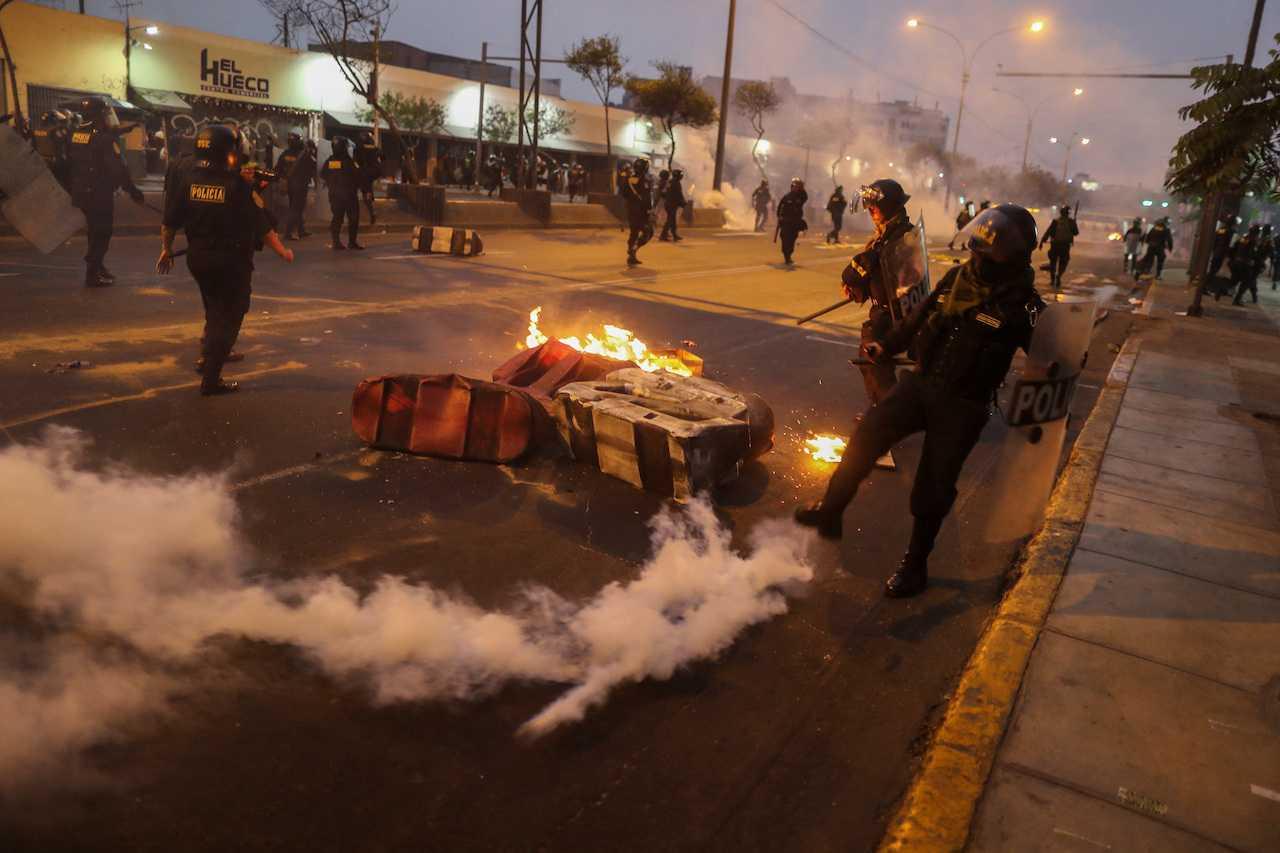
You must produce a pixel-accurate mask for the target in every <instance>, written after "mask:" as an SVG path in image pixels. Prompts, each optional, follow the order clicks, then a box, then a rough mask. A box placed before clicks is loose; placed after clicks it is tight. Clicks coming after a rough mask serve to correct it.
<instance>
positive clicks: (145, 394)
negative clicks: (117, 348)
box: [0, 361, 306, 430]
mask: <svg viewBox="0 0 1280 853" xmlns="http://www.w3.org/2000/svg"><path fill="white" fill-rule="evenodd" d="M304 367H306V365H305V364H303V363H302V362H300V361H288V362H285V363H284V364H281V365H278V366H276V367H264V368H262V369H261V370H250V371H246V372H245V373H238V374H236V375H235V376H234V377H228V378H234V379H237V380H239V379H256V378H257V377H259V376H266V375H267V374H268V373H280V372H282V371H285V370H299V369H301V368H304ZM199 387H200V380H199V379H196V380H193V381H191V382H180V383H178V384H176V385H160V386H157V387H155V388H147V389H145V390H143V391H139V392H138V393H137V394H125V395H123V396H120V397H106V398H105V399H102V400H91V401H89V402H87V403H78V404H76V405H72V406H63V407H62V408H60V409H51V410H49V411H47V412H40V413H39V414H35V415H27V416H25V417H21V418H16V419H14V420H11V421H5V422H4V423H0V429H6V430H7V429H9V428H10V427H20V426H26V425H27V424H32V423H37V422H38V421H43V420H48V419H49V418H56V417H61V416H62V415H72V414H75V413H77V412H84V411H88V410H89V409H99V408H102V407H103V406H113V405H115V404H116V403H132V402H134V401H136V400H149V399H151V398H152V397H156V396H158V395H160V394H164V393H166V392H168V391H185V390H187V389H190V388H199Z"/></svg>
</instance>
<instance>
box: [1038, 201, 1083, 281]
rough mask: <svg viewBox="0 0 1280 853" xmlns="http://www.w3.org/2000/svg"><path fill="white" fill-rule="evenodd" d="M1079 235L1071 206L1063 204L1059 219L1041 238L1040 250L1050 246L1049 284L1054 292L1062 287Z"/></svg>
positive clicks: (1059, 211)
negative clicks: (1073, 246) (1072, 245)
mask: <svg viewBox="0 0 1280 853" xmlns="http://www.w3.org/2000/svg"><path fill="white" fill-rule="evenodd" d="M1079 233H1080V227H1079V226H1078V225H1076V221H1075V220H1074V219H1072V218H1071V205H1069V204H1067V203H1066V202H1063V203H1062V205H1061V206H1060V207H1059V208H1058V218H1057V219H1055V220H1053V221H1052V222H1050V223H1049V227H1048V228H1046V229H1045V232H1044V236H1043V237H1041V238H1040V248H1042V249H1043V248H1044V244H1045V243H1048V244H1049V284H1050V285H1051V286H1052V287H1053V289H1054V290H1057V289H1058V288H1060V287H1062V274H1063V273H1065V272H1066V271H1067V264H1069V263H1071V244H1072V243H1074V242H1075V240H1076V235H1077V234H1079Z"/></svg>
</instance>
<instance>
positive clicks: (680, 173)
mask: <svg viewBox="0 0 1280 853" xmlns="http://www.w3.org/2000/svg"><path fill="white" fill-rule="evenodd" d="M671 177H673V178H675V179H676V180H677V181H681V180H684V169H672V170H671ZM1267 227H1268V228H1270V227H1271V226H1267Z"/></svg>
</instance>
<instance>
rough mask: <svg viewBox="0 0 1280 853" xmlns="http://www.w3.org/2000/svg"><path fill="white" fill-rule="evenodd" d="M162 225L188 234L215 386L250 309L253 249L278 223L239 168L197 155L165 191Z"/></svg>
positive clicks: (207, 366) (207, 380)
mask: <svg viewBox="0 0 1280 853" xmlns="http://www.w3.org/2000/svg"><path fill="white" fill-rule="evenodd" d="M164 225H165V227H166V228H169V229H171V230H174V231H176V230H177V229H179V228H181V229H184V230H185V231H186V234H187V269H188V270H190V271H191V275H192V277H193V278H195V280H196V283H197V284H198V285H199V286H200V298H201V299H202V300H203V301H204V318H205V320H204V338H203V345H202V350H203V352H202V355H203V365H202V368H201V373H202V375H203V378H204V381H203V382H202V386H201V387H202V388H205V389H207V388H210V387H215V386H217V385H218V384H219V383H220V381H221V377H222V366H223V364H224V363H225V362H226V360H227V356H228V355H230V353H231V348H232V346H233V345H234V344H235V342H236V338H237V337H239V335H240V324H241V323H242V322H243V321H244V315H245V314H246V313H247V312H248V310H249V296H250V293H251V282H252V279H253V253H254V251H255V250H256V249H257V248H258V247H259V246H260V245H261V244H262V241H263V239H264V238H265V237H266V235H267V234H268V233H269V232H270V231H272V230H273V228H274V225H273V223H272V222H271V217H270V215H269V214H268V213H267V210H266V205H265V204H264V202H263V201H262V199H261V197H259V196H258V195H257V194H256V193H254V192H253V190H252V189H250V187H249V185H248V184H246V183H245V181H244V179H243V178H241V177H240V174H239V173H238V172H234V171H230V170H228V169H226V168H220V167H217V166H215V165H214V164H212V163H211V162H210V161H208V160H202V159H195V160H190V161H187V162H185V163H183V164H182V165H180V166H179V167H178V168H177V169H176V170H175V172H174V174H173V175H172V182H171V184H170V186H169V190H168V191H167V192H166V193H165V203H164Z"/></svg>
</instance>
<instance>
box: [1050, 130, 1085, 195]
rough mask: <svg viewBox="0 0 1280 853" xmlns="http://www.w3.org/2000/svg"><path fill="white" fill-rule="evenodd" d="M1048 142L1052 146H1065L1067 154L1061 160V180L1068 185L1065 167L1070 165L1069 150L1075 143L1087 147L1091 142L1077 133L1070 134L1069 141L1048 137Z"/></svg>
mask: <svg viewBox="0 0 1280 853" xmlns="http://www.w3.org/2000/svg"><path fill="white" fill-rule="evenodd" d="M1049 141H1050V142H1052V143H1054V144H1057V143H1059V142H1061V143H1062V144H1063V145H1064V146H1066V149H1067V154H1066V156H1065V157H1064V158H1063V160H1062V180H1064V181H1066V182H1067V183H1068V184H1069V183H1071V181H1069V180H1067V167H1068V166H1069V165H1070V163H1071V149H1072V148H1074V147H1075V144H1076V143H1077V142H1079V143H1080V144H1081V145H1088V144H1089V143H1090V142H1092V141H1093V140H1092V139H1090V138H1089V137H1087V136H1081V135H1080V134H1078V133H1072V134H1071V138H1070V139H1064V140H1060V139H1058V137H1056V136H1050V137H1049Z"/></svg>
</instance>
